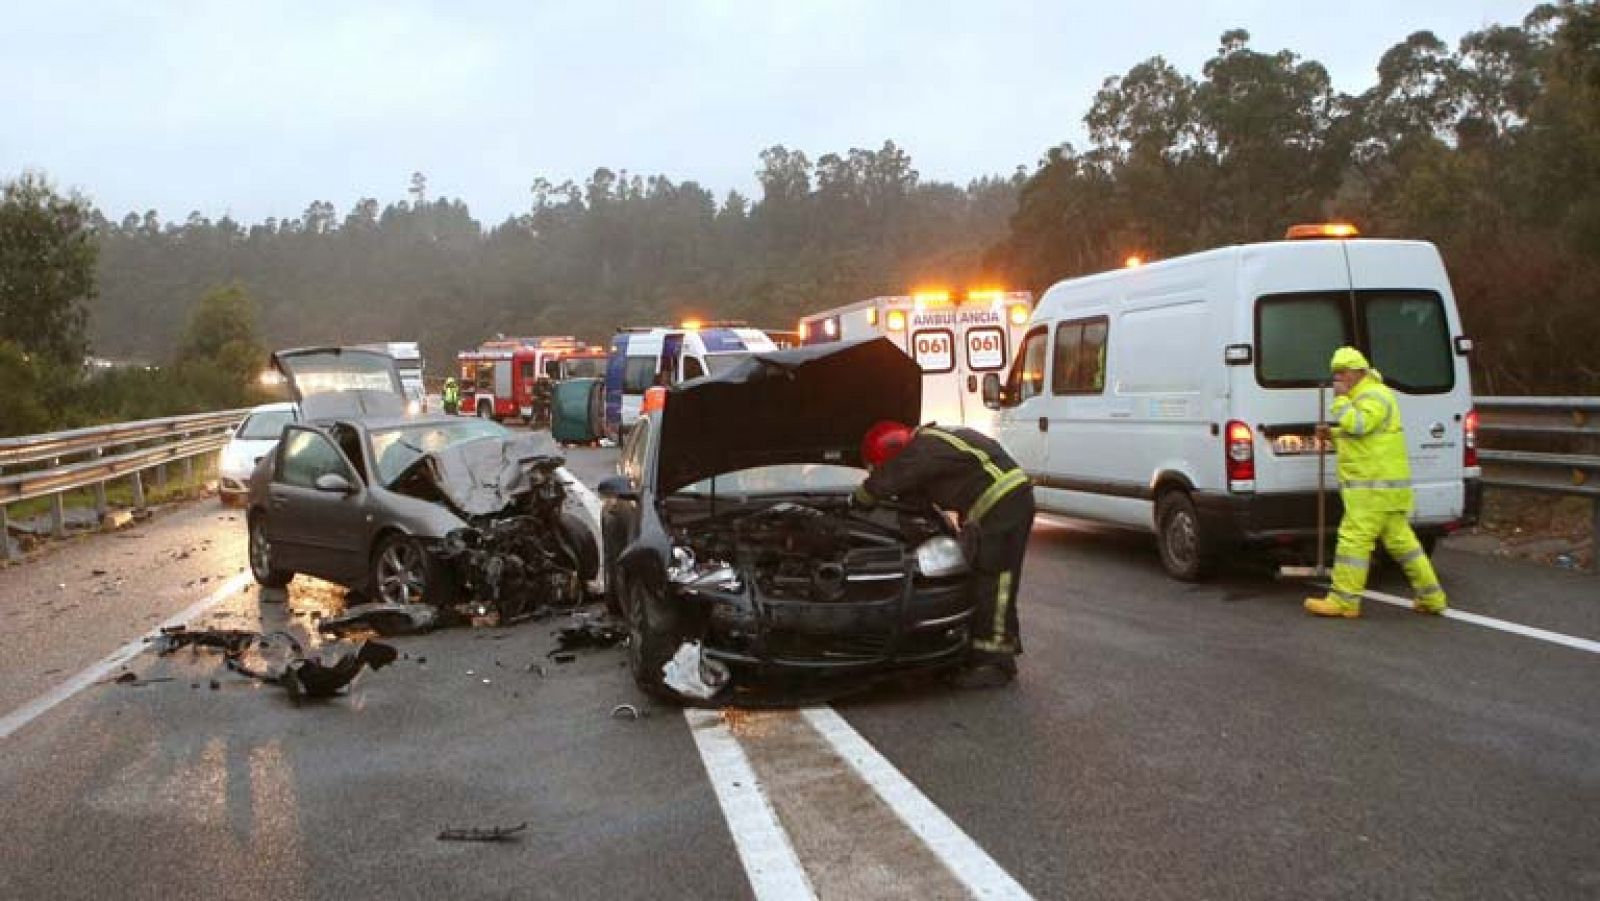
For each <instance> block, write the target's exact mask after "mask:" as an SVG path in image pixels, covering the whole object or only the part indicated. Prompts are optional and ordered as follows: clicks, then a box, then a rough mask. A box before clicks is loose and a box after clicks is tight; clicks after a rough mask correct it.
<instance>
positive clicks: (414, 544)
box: [368, 532, 454, 607]
mask: <svg viewBox="0 0 1600 901" xmlns="http://www.w3.org/2000/svg"><path fill="white" fill-rule="evenodd" d="M369 572H370V574H369V577H368V581H369V591H368V593H369V594H370V595H371V596H372V599H373V600H374V601H377V602H379V603H384V604H432V605H434V606H435V607H444V606H447V605H449V604H450V603H452V602H453V600H454V598H453V597H452V595H453V594H454V592H453V591H452V588H453V586H452V585H451V582H450V579H449V574H448V573H447V572H446V571H445V568H444V566H443V565H442V564H441V563H440V562H439V561H437V560H435V559H433V556H432V555H431V554H429V553H428V550H427V548H424V547H423V546H422V543H421V542H419V541H417V539H415V538H412V537H411V536H410V535H402V534H400V533H398V532H391V533H390V534H388V535H385V536H384V537H383V538H382V539H380V540H379V541H378V544H377V546H376V547H374V548H373V551H372V557H371V565H370V568H369Z"/></svg>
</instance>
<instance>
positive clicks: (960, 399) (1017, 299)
mask: <svg viewBox="0 0 1600 901" xmlns="http://www.w3.org/2000/svg"><path fill="white" fill-rule="evenodd" d="M1032 310H1033V295H1032V294H1029V293H1028V292H1026V291H999V290H976V291H968V292H966V293H965V294H964V295H961V294H952V293H951V292H949V291H922V292H918V293H915V294H905V295H894V296H886V297H873V298H870V299H868V300H863V301H859V302H857V303H852V304H846V305H844V306H842V307H835V308H833V309H831V310H824V311H822V312H820V313H813V314H811V315H809V316H806V317H804V318H802V319H801V320H800V326H799V332H800V340H801V342H802V343H803V344H808V345H809V344H824V343H827V342H830V341H853V340H857V339H861V338H877V337H886V338H888V339H889V340H891V341H893V342H894V343H895V345H896V346H898V347H899V348H900V349H901V350H902V351H904V352H905V353H906V355H907V356H909V357H911V358H912V359H913V360H915V361H916V362H917V365H918V366H919V367H921V369H922V421H923V422H937V423H941V424H944V425H964V426H967V427H969V428H973V429H977V430H978V431H980V432H984V433H985V434H989V435H993V434H994V423H995V414H994V411H992V410H990V409H989V408H988V407H986V406H985V405H984V403H983V394H982V385H981V382H982V379H983V377H984V376H986V375H991V374H994V375H997V376H998V375H1000V374H1004V373H1005V371H1006V370H1007V368H1008V367H1009V366H1010V365H1011V362H1012V359H1013V358H1014V357H1015V355H1016V350H1017V347H1018V345H1019V343H1020V342H1021V341H1022V336H1023V334H1024V333H1025V332H1026V331H1027V325H1028V316H1029V315H1030V313H1031V312H1032Z"/></svg>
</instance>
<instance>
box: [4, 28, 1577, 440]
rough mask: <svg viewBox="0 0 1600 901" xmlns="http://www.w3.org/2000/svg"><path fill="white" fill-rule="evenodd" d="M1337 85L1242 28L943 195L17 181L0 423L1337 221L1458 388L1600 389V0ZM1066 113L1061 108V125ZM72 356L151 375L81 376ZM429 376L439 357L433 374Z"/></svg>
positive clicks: (889, 187)
mask: <svg viewBox="0 0 1600 901" xmlns="http://www.w3.org/2000/svg"><path fill="white" fill-rule="evenodd" d="M1377 70H1378V76H1379V78H1378V83H1377V84H1376V85H1375V86H1374V87H1373V88H1371V89H1370V90H1368V91H1366V92H1364V93H1361V94H1358V95H1351V94H1345V93H1340V92H1338V91H1336V90H1335V89H1334V87H1333V85H1332V84H1331V81H1330V79H1329V76H1328V73H1327V71H1326V69H1325V68H1324V67H1323V66H1322V65H1321V64H1320V63H1318V62H1316V61H1315V60H1309V59H1305V58H1303V57H1301V56H1300V55H1298V54H1296V53H1295V52H1293V51H1290V50H1279V51H1275V52H1264V51H1261V50H1258V49H1256V48H1255V47H1253V46H1252V45H1251V43H1250V39H1249V35H1248V33H1247V32H1245V31H1242V30H1237V31H1230V32H1228V33H1226V34H1224V35H1223V36H1222V37H1221V40H1220V42H1219V46H1218V49H1217V52H1216V54H1215V56H1213V57H1212V58H1211V59H1210V60H1209V61H1207V62H1206V63H1205V65H1204V66H1203V67H1202V69H1201V71H1200V72H1199V73H1196V74H1190V73H1184V72H1181V71H1179V70H1178V69H1177V68H1175V67H1174V66H1172V65H1171V64H1170V63H1168V62H1166V61H1165V60H1164V59H1163V58H1161V57H1159V56H1157V57H1153V58H1151V59H1149V60H1146V61H1144V62H1141V63H1139V64H1137V65H1135V66H1133V67H1132V68H1130V69H1129V70H1128V71H1127V72H1125V73H1123V74H1121V75H1118V76H1114V77H1111V78H1108V79H1107V80H1106V81H1105V83H1104V86H1103V88H1102V89H1101V90H1100V91H1099V92H1098V93H1097V94H1096V96H1095V97H1093V98H1092V101H1091V105H1090V109H1089V112H1088V114H1087V115H1086V116H1085V119H1084V122H1085V124H1086V126H1087V129H1088V133H1089V140H1088V143H1087V145H1086V146H1085V147H1083V148H1081V149H1080V148H1076V147H1073V146H1071V145H1066V144H1063V145H1060V146H1058V147H1054V148H1050V149H1048V150H1046V151H1045V152H1044V155H1043V158H1042V159H1041V160H1040V161H1039V162H1038V164H1037V166H1036V167H1035V168H1033V169H1032V170H1029V169H1028V168H1027V167H1025V166H1019V167H1018V168H1017V169H1016V170H1015V171H1014V172H1011V173H1006V174H1001V175H994V176H986V177H983V178H979V179H976V180H974V181H972V182H970V183H968V184H967V185H965V186H962V185H955V184H946V183H940V182H930V181H926V180H924V179H922V178H921V177H920V175H919V174H918V172H917V170H916V169H915V167H914V165H913V162H912V159H911V157H910V155H909V154H908V153H907V152H906V151H905V150H904V149H903V148H901V147H899V146H898V145H896V144H895V143H894V142H892V141H886V142H884V144H883V145H882V146H881V147H879V148H877V149H875V150H874V149H860V148H857V149H852V150H849V151H848V152H845V153H825V154H822V155H820V156H817V157H815V158H813V157H812V156H810V155H808V154H807V153H805V152H803V151H800V150H795V149H790V148H787V147H784V146H781V145H780V146H773V147H769V148H767V149H766V150H764V151H762V153H761V154H760V160H759V166H758V168H757V173H756V174H757V178H758V181H759V184H760V196H759V197H758V198H746V197H744V196H742V195H741V194H739V193H738V192H736V191H735V192H729V193H727V194H725V195H722V196H720V197H719V196H718V195H717V194H715V193H713V191H712V190H711V189H709V188H707V187H705V186H702V185H700V184H697V183H695V182H692V181H686V182H677V181H673V180H672V179H670V178H668V177H667V176H665V175H652V176H648V177H646V176H641V175H639V174H634V173H629V172H626V171H616V170H613V169H610V168H604V167H602V168H598V169H596V170H595V171H594V173H593V174H592V175H591V176H590V177H589V178H588V179H586V180H585V181H584V182H583V183H581V184H579V183H576V182H571V181H567V182H562V183H553V182H551V181H550V180H547V179H544V178H535V179H532V181H531V191H530V203H529V207H528V209H527V211H526V212H524V213H522V214H520V215H517V216H513V217H510V218H508V219H506V220H505V221H503V222H500V223H497V224H491V225H485V224H483V223H481V222H479V221H478V220H477V219H475V218H473V216H472V214H471V212H470V210H469V209H468V208H467V206H466V204H464V203H462V202H461V201H459V200H454V199H450V198H443V197H441V198H435V197H430V196H429V192H428V183H427V178H426V177H425V175H423V174H422V173H415V174H414V175H413V176H412V179H411V182H410V184H409V187H408V189H407V196H406V198H405V199H403V200H397V201H394V202H390V203H380V201H379V200H377V199H375V198H365V199H362V200H360V201H359V202H357V203H356V204H355V205H354V206H353V207H352V208H351V209H349V210H347V211H345V212H344V213H343V214H342V215H341V213H340V211H339V210H337V209H335V207H334V205H333V204H332V203H329V202H327V201H321V200H319V201H314V202H312V203H310V204H309V205H308V206H307V207H306V209H305V212H304V213H303V214H302V215H301V216H299V217H297V218H290V219H267V220H266V221H263V222H259V223H253V224H246V223H241V222H237V221H234V220H232V219H230V218H227V217H224V218H222V219H218V220H212V219H209V218H207V217H206V216H204V215H202V214H201V213H199V212H193V213H190V214H189V215H188V216H187V217H186V218H184V219H182V220H181V221H170V220H167V219H164V218H163V217H162V216H161V215H160V214H159V213H158V212H157V211H155V210H147V211H144V212H142V213H128V214H127V215H125V216H122V217H121V218H108V217H107V216H106V215H104V214H103V213H102V212H101V211H98V210H96V209H94V208H93V207H92V205H91V204H90V203H89V201H88V200H86V199H85V198H82V197H80V196H77V195H69V196H62V195H60V194H59V193H57V192H56V191H55V190H54V189H52V188H51V187H50V186H49V185H48V184H47V183H46V182H45V181H44V180H43V178H42V177H40V176H36V175H31V174H24V175H23V176H21V177H20V178H18V179H17V180H15V181H12V182H10V183H8V184H6V185H5V187H4V191H5V195H4V203H3V206H0V433H3V434H18V433H26V432H31V431H39V430H42V429H46V428H60V427H66V426H69V425H75V424H81V423H87V422H95V421H106V420H116V419H132V418H138V417H143V416H153V415H164V414H169V413H178V412H185V411H191V410H200V409H207V408H213V409H214V408H217V407H220V406H233V405H238V404H243V403H248V402H251V401H253V400H256V399H259V398H258V394H259V389H257V388H256V387H255V382H254V377H255V373H257V372H258V371H259V370H260V368H261V366H262V365H263V364H264V358H263V355H262V351H261V348H262V346H263V345H270V346H284V345H292V344H297V343H307V342H329V341H367V340H381V339H391V338H392V339H418V340H421V341H422V342H423V343H424V347H425V351H426V353H427V355H428V356H429V357H431V358H433V359H435V360H443V359H448V358H449V357H450V356H451V355H453V354H454V352H455V351H456V350H459V349H460V348H462V347H466V346H470V345H472V344H474V343H476V342H477V341H479V340H481V339H482V338H483V337H484V336H486V335H492V334H494V333H496V332H505V333H520V334H538V333H560V334H567V333H574V334H578V335H582V336H585V337H589V338H593V339H598V338H601V337H603V336H605V335H607V334H609V333H610V332H611V331H612V330H613V329H614V328H616V327H617V326H621V325H636V324H654V323H660V322H671V321H677V320H679V319H682V318H685V317H688V316H698V317H702V318H738V319H745V320H748V321H750V322H751V323H752V324H755V325H760V326H764V327H769V328H773V327H782V328H792V327H793V323H794V321H795V320H796V318H797V317H798V315H799V314H801V313H802V312H805V311H810V310H815V309H820V308H823V307H828V306H833V305H836V304H839V303H844V302H848V301H851V300H857V299H861V298H865V297H869V296H872V295H874V294H880V293H903V292H905V291H906V290H908V289H911V288H914V287H917V286H923V285H932V284H948V285H957V286H960V285H980V284H990V285H992V284H1005V285H1007V286H1013V287H1021V288H1028V289H1031V290H1034V291H1036V292H1037V291H1041V290H1043V289H1044V288H1045V287H1047V286H1048V285H1049V284H1050V283H1051V282H1053V281H1055V280H1057V279H1060V278H1063V277H1069V276H1074V275H1082V274H1086V273H1090V272H1096V271H1102V270H1105V269H1109V268H1114V267H1116V266H1118V265H1121V263H1122V261H1123V260H1124V259H1125V258H1126V257H1128V256H1130V255H1138V256H1141V257H1143V258H1146V259H1156V258H1162V257H1168V256H1173V255H1176V254H1180V253H1185V252H1188V251H1193V250H1198V249H1202V248H1206V247H1213V246H1217V245H1221V244H1227V243H1232V242H1242V241H1257V240H1268V239H1273V238H1276V237H1279V236H1281V235H1282V233H1283V230H1284V228H1285V227H1286V226H1287V225H1289V224H1291V223H1294V222H1301V221H1316V220H1326V219H1347V220H1350V221H1353V222H1355V223H1356V224H1358V225H1359V226H1360V227H1361V229H1362V231H1363V232H1364V234H1366V235H1368V236H1374V237H1405V238H1421V239H1425V240H1430V241H1433V242H1435V243H1437V244H1438V245H1439V247H1440V248H1441V250H1442V251H1443V252H1444V254H1445V259H1446V263H1447V265H1448V267H1449V270H1450V274H1451V277H1452V280H1453V283H1454V285H1455V288H1456V291H1457V293H1458V300H1459V304H1460V308H1461V310H1462V312H1463V315H1464V317H1465V319H1466V326H1467V331H1468V333H1469V334H1471V335H1472V336H1473V337H1474V339H1475V340H1476V341H1477V346H1478V352H1477V354H1476V356H1475V358H1474V365H1475V366H1476V368H1477V371H1476V377H1477V381H1476V387H1477V389H1478V390H1479V391H1480V392H1482V393H1489V394H1522V393H1572V394H1585V393H1590V394H1592V393H1600V364H1597V363H1596V356H1595V354H1594V352H1593V349H1594V348H1595V347H1597V346H1600V317H1597V316H1595V315H1594V310H1595V309H1596V308H1597V303H1600V296H1597V295H1600V178H1596V177H1595V176H1596V173H1600V9H1597V5H1596V3H1595V2H1594V0H1585V2H1573V0H1563V2H1560V3H1555V4H1544V5H1540V6H1537V7H1535V8H1533V9H1532V10H1531V11H1530V12H1529V14H1528V15H1527V17H1526V18H1525V19H1524V21H1523V22H1522V23H1521V24H1520V25H1513V26H1493V27H1489V28H1486V29H1483V30H1481V31H1476V32H1473V33H1471V34H1468V35H1466V36H1464V37H1462V38H1461V39H1460V40H1459V41H1458V42H1456V43H1455V44H1454V45H1453V46H1452V45H1451V44H1449V43H1447V42H1446V41H1445V40H1443V39H1441V38H1440V37H1438V36H1436V35H1434V34H1432V33H1430V32H1426V31H1424V32H1418V33H1415V34H1412V35H1410V36H1407V37H1405V38H1404V39H1403V40H1401V41H1400V42H1399V43H1397V44H1395V45H1394V46H1393V47H1391V48H1390V49H1389V50H1388V51H1386V52H1385V53H1384V54H1383V55H1382V56H1381V58H1380V59H1379V60H1378V61H1377ZM1063 125H1065V123H1063ZM91 344H92V349H93V351H94V352H95V353H98V354H100V355H102V356H107V357H113V358H118V359H138V360H143V361H145V362H146V363H148V364H149V365H150V366H153V367H156V368H152V369H146V368H143V367H136V368H124V369H117V370H112V371H107V372H97V373H95V374H92V375H91V374H87V373H85V372H84V371H83V370H82V368H81V367H80V366H79V365H78V361H79V360H80V359H81V358H82V356H83V352H84V350H85V349H86V348H88V347H89V346H90V345H91ZM436 371H437V369H436Z"/></svg>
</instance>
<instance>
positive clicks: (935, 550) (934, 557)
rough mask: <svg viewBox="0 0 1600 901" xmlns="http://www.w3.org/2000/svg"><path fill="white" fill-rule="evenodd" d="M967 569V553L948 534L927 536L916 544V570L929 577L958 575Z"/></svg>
mask: <svg viewBox="0 0 1600 901" xmlns="http://www.w3.org/2000/svg"><path fill="white" fill-rule="evenodd" d="M966 571H967V555H966V554H964V553H962V552H961V545H960V544H959V543H957V542H956V540H955V539H954V538H951V537H950V536H948V535H938V536H935V537H933V538H929V539H928V540H927V541H924V542H923V543H922V544H920V545H918V546H917V572H919V573H921V574H922V575H924V576H928V577H930V578H934V579H937V578H942V577H944V576H955V575H960V574H961V573H964V572H966Z"/></svg>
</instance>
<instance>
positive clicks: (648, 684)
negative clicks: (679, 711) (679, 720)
mask: <svg viewBox="0 0 1600 901" xmlns="http://www.w3.org/2000/svg"><path fill="white" fill-rule="evenodd" d="M618 589H619V590H620V591H621V592H622V594H623V596H624V597H626V598H627V603H626V604H625V605H624V606H625V608H626V619H627V622H628V667H629V669H630V670H632V672H633V681H634V684H635V685H638V686H639V690H640V691H643V692H644V693H645V694H647V695H650V696H651V697H655V698H660V699H662V700H667V701H677V700H679V699H678V695H677V693H675V692H674V691H672V689H670V688H668V687H667V686H666V684H665V683H664V682H663V681H662V680H663V679H664V676H663V674H662V672H661V668H662V667H664V666H666V664H667V661H668V660H671V659H672V655H673V654H675V653H677V650H678V643H679V634H678V633H679V629H678V628H677V618H676V617H675V616H673V614H672V612H671V611H670V610H669V609H668V607H667V604H665V603H664V600H665V599H664V598H662V597H661V596H660V593H659V592H658V591H656V590H655V589H654V588H653V587H652V586H650V585H649V584H648V583H647V582H645V581H643V580H640V579H624V580H623V581H622V584H621V585H619V586H618Z"/></svg>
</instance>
